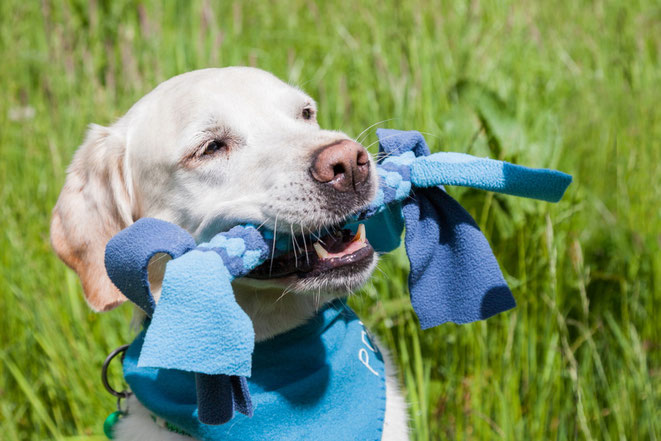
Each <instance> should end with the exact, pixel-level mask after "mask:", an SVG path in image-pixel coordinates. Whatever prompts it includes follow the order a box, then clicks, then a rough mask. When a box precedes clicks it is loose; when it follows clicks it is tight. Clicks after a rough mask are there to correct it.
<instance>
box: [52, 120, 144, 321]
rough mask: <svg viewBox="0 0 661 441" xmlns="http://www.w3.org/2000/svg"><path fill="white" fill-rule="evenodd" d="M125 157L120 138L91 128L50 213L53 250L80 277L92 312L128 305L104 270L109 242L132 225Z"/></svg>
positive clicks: (102, 130) (99, 127)
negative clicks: (51, 216)
mask: <svg viewBox="0 0 661 441" xmlns="http://www.w3.org/2000/svg"><path fill="white" fill-rule="evenodd" d="M125 158H126V146H125V142H124V140H123V138H122V137H120V136H118V135H117V134H116V133H114V132H113V130H112V129H109V128H106V127H101V126H97V125H94V124H93V125H91V126H90V129H89V132H88V134H87V138H86V139H85V142H84V143H83V144H82V145H81V146H80V147H79V148H78V151H77V152H76V154H75V155H74V158H73V161H72V162H71V165H70V166H69V169H68V170H67V178H66V182H65V183H64V188H63V189H62V192H61V193H60V197H59V198H58V200H57V204H56V205H55V208H54V209H53V219H52V221H51V231H50V236H51V243H52V245H53V248H54V249H55V252H56V253H57V255H58V256H59V257H60V259H62V260H63V261H64V262H65V263H66V264H67V265H68V266H69V267H71V268H72V269H73V270H74V271H76V273H78V277H80V281H81V282H82V285H83V291H84V292H85V298H86V299H87V303H89V305H90V306H91V307H92V309H94V310H96V311H108V310H110V309H113V308H115V307H116V306H118V305H120V304H121V303H123V302H124V301H126V298H125V297H124V296H123V295H122V294H121V293H120V292H119V290H118V289H117V288H116V287H115V285H113V283H112V282H111V281H110V279H109V278H108V275H107V273H106V269H105V266H104V253H105V247H106V243H107V242H108V240H110V238H111V237H112V236H114V235H115V234H116V233H118V232H119V231H120V230H122V229H123V228H125V227H127V226H128V225H130V224H131V223H133V212H132V206H133V204H132V202H131V199H132V197H131V194H132V192H131V187H130V179H128V170H127V165H126V161H125Z"/></svg>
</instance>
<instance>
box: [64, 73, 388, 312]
mask: <svg viewBox="0 0 661 441" xmlns="http://www.w3.org/2000/svg"><path fill="white" fill-rule="evenodd" d="M316 113H317V109H316V105H315V103H314V101H313V100H312V99H311V98H310V97H308V96H307V95H305V94H304V93H303V92H301V91H300V90H298V89H296V88H293V87H291V86H289V85H287V84H285V83H283V82H282V81H280V80H278V79H277V78H276V77H274V76H273V75H271V74H269V73H266V72H263V71H261V70H258V69H252V68H226V69H206V70H202V71H195V72H190V73H187V74H184V75H180V76H178V77H175V78H172V79H170V80H168V81H166V82H164V83H162V84H161V85H160V86H158V87H157V88H156V89H155V90H153V91H152V92H151V93H149V94H147V95H146V96H145V97H144V98H142V99H141V100H140V101H139V102H138V103H136V105H134V106H133V107H132V108H131V110H130V111H129V112H128V113H127V114H126V115H125V116H124V117H123V118H122V119H120V120H119V121H118V122H117V123H116V124H115V125H113V126H112V127H110V128H102V127H98V126H94V127H93V128H92V129H91V131H90V134H89V135H88V138H87V139H86V141H85V143H84V144H83V145H82V146H81V147H80V148H79V150H78V152H77V153H76V155H75V157H74V160H73V162H72V164H71V166H70V168H69V174H68V176H67V181H66V183H65V186H64V189H63V191H62V194H61V195H60V198H59V200H58V203H57V205H56V207H55V210H54V216H53V223H52V228H51V236H52V242H53V245H54V248H55V250H56V251H57V253H58V255H59V256H60V257H61V258H62V259H63V260H64V261H65V262H66V263H67V264H68V265H69V266H71V267H72V268H74V269H75V270H76V271H77V272H78V274H79V276H80V278H81V280H82V282H83V288H84V290H85V292H86V296H87V298H88V301H89V303H90V304H91V306H92V307H94V308H95V309H98V310H106V309H111V308H112V307H114V306H116V305H117V304H119V303H121V302H122V301H123V300H124V299H123V297H122V296H121V294H119V293H118V292H117V290H116V289H115V288H114V287H113V286H112V284H111V283H110V281H109V280H108V279H107V276H106V275H105V270H104V268H103V249H104V247H105V243H106V242H107V241H108V240H109V239H110V237H112V236H113V235H114V234H116V233H117V232H118V231H120V230H121V229H122V228H125V227H126V226H128V225H130V224H131V223H132V222H134V221H135V220H136V219H138V218H140V217H156V218H160V219H164V220H167V221H170V222H174V223H176V224H178V225H180V226H182V227H183V228H185V229H186V230H188V231H189V232H190V233H191V234H193V236H194V237H195V238H196V239H197V240H198V241H204V240H208V239H210V238H211V237H212V236H213V235H214V234H216V233H217V232H219V231H225V230H227V229H229V228H230V227H232V226H234V225H237V224H240V223H246V222H249V223H252V224H254V225H258V226H263V227H265V228H268V229H271V230H273V231H275V232H276V234H280V235H282V234H286V235H289V236H291V238H292V239H291V240H292V243H293V244H294V245H293V247H292V248H293V249H292V251H291V252H290V253H288V254H285V255H280V256H277V257H276V258H274V259H272V260H269V261H267V262H266V263H264V264H263V265H262V266H260V267H259V268H257V269H256V270H255V271H254V272H253V273H251V274H250V275H249V277H250V278H251V279H253V282H251V283H252V284H253V285H254V286H270V287H273V286H279V287H280V288H282V289H287V290H291V291H293V292H298V293H300V294H302V295H305V294H306V293H308V292H310V291H314V292H318V291H320V290H321V291H324V292H332V293H346V292H347V291H351V290H354V289H355V288H357V287H358V286H359V285H360V284H362V283H363V282H365V281H366V280H367V278H368V277H369V276H370V274H371V272H372V270H373V268H374V266H375V262H376V256H375V254H374V252H373V250H372V248H371V247H370V246H369V244H367V243H366V241H365V239H364V238H365V234H364V231H362V229H359V232H358V234H356V235H353V234H351V233H350V232H348V231H346V230H344V231H342V230H341V229H340V227H341V225H342V223H343V221H344V220H345V219H346V217H347V216H348V215H350V214H351V213H354V212H356V211H358V210H360V209H361V208H363V207H365V206H366V205H367V204H368V203H369V202H370V200H371V199H372V197H373V196H374V193H375V190H376V185H377V178H376V173H375V172H374V164H373V161H372V159H371V158H370V156H369V154H368V153H367V151H366V150H365V149H364V148H363V147H362V146H360V145H359V144H357V143H355V142H353V141H352V140H351V139H349V137H348V136H347V135H345V134H343V133H341V132H336V131H328V130H322V129H321V128H320V127H319V125H318V124H317V121H316ZM319 231H324V233H325V234H320V233H319Z"/></svg>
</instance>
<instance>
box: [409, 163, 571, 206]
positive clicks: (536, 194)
mask: <svg viewBox="0 0 661 441" xmlns="http://www.w3.org/2000/svg"><path fill="white" fill-rule="evenodd" d="M411 181H412V182H413V185H414V186H415V187H434V186H436V185H459V186H463V187H472V188H479V189H481V190H488V191H495V192H498V193H505V194H511V195H514V196H522V197H527V198H533V199H541V200H543V201H548V202H558V201H559V200H560V199H561V198H562V195H563V194H564V193H565V190H566V189H567V187H568V186H569V184H570V183H571V181H572V177H571V176H570V175H568V174H566V173H562V172H559V171H557V170H549V169H543V168H528V167H522V166H520V165H515V164H510V163H508V162H504V161H497V160H495V159H487V158H477V157H475V156H471V155H466V154H464V153H434V154H432V155H429V156H424V157H419V158H416V160H415V161H413V162H412V163H411Z"/></svg>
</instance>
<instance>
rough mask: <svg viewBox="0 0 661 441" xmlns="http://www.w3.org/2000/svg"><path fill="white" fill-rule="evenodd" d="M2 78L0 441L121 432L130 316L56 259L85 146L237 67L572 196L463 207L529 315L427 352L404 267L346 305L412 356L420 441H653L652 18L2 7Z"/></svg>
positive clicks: (568, 12) (368, 7) (658, 276)
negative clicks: (557, 183)
mask: <svg viewBox="0 0 661 441" xmlns="http://www.w3.org/2000/svg"><path fill="white" fill-rule="evenodd" d="M213 3H215V2H213ZM0 55H2V63H0V90H1V94H2V99H0V178H1V181H0V183H1V185H0V207H1V208H0V209H1V210H2V211H1V212H0V261H1V266H0V311H2V312H0V317H1V326H0V438H2V439H6V440H15V439H16V440H18V439H34V440H42V439H61V438H68V439H71V440H73V439H79V438H77V437H80V436H85V435H99V434H101V433H102V432H101V423H102V421H103V419H104V418H105V416H106V415H107V414H108V413H110V412H111V411H112V410H113V409H114V400H113V399H112V398H111V397H110V396H109V395H108V394H106V392H104V390H103V388H102V386H101V383H100V380H99V371H100V366H101V362H102V360H103V358H104V356H105V355H106V354H107V353H108V352H109V351H110V350H111V349H112V348H114V347H116V346H118V345H120V344H122V343H124V342H127V341H129V340H130V339H131V332H130V330H129V327H128V325H127V323H128V322H127V320H128V317H129V316H130V308H129V307H127V306H124V307H122V308H120V309H118V310H117V311H114V312H111V313H107V314H103V315H97V314H94V313H92V312H90V311H89V310H88V308H87V307H86V305H85V303H84V301H83V299H82V294H81V289H80V287H79V284H78V282H77V279H76V277H75V275H74V274H73V273H72V272H71V271H70V270H68V269H66V268H65V266H64V265H63V264H62V263H61V262H59V261H58V260H57V259H56V258H55V256H54V255H53V253H52V251H51V249H50V246H49V243H48V222H49V217H50V211H51V209H52V207H53V205H54V203H55V200H56V198H57V195H58V193H59V190H60V188H61V186H62V183H63V179H64V173H65V168H66V165H67V164H68V162H69V161H70V159H71V156H72V153H73V151H74V150H75V148H76V147H77V145H79V144H80V142H81V141H82V139H83V135H84V132H85V127H86V125H87V124H88V123H90V122H96V123H100V124H110V123H112V121H114V120H115V119H116V118H118V117H119V116H120V115H122V114H123V113H124V112H125V111H126V110H127V109H128V108H129V106H130V105H131V104H132V103H133V102H135V101H136V100H137V99H138V98H139V97H140V96H142V95H143V94H144V93H146V92H148V91H149V90H150V89H151V88H152V87H154V86H155V85H156V84H157V83H158V82H160V81H162V80H165V79H167V78H168V77H170V76H173V75H175V74H178V73H181V72H185V71H188V70H192V69H197V68H202V67H209V66H224V65H236V64H248V65H256V66H259V67H261V68H264V69H267V70H270V71H272V72H274V73H275V74H276V75H278V76H280V77H281V78H283V79H285V80H287V81H290V82H291V83H293V84H297V85H300V86H301V87H302V88H304V89H305V90H306V91H307V92H308V93H310V94H311V95H312V96H314V97H315V98H316V99H317V100H318V102H319V106H320V110H321V111H320V115H319V116H320V122H321V124H322V126H324V127H327V128H337V129H341V130H344V131H346V132H347V133H349V134H352V135H357V134H358V133H360V132H361V131H362V130H363V129H364V128H366V127H368V126H369V125H371V124H373V123H375V122H378V121H381V120H386V119H391V118H392V121H388V122H387V123H384V124H383V125H384V126H389V127H393V128H402V129H417V130H420V131H422V132H425V133H427V134H428V135H427V139H428V142H429V144H430V146H431V148H432V149H433V150H452V151H459V152H469V153H471V154H475V155H484V156H486V155H489V156H491V157H498V158H502V159H506V160H509V161H514V162H517V163H520V164H524V165H529V166H538V167H554V168H559V169H561V170H563V171H566V172H568V173H571V174H573V175H574V178H575V181H574V184H572V186H571V187H570V189H569V191H568V194H567V195H566V197H565V199H564V200H563V201H562V202H561V203H559V204H557V205H553V204H547V203H542V202H534V201H529V200H521V199H517V198H513V197H501V196H499V195H493V194H487V193H484V192H478V191H472V190H465V189H454V188H453V189H450V192H451V194H452V195H453V196H455V197H456V198H458V199H459V200H460V202H461V203H462V204H463V205H464V206H465V207H466V208H467V209H468V210H469V211H470V212H471V213H472V214H473V215H474V217H475V218H476V219H477V220H478V222H479V224H480V225H481V227H482V228H483V230H484V231H485V234H486V235H487V237H488V238H489V240H490V242H491V243H492V245H493V248H494V250H495V253H496V255H497V257H498V259H499V262H500V264H501V266H502V269H503V272H504V273H505V275H506V278H507V279H508V281H509V283H510V285H511V287H512V289H513V291H514V295H515V297H516V298H517V301H518V308H517V309H515V310H514V311H512V312H507V313H505V314H501V315H500V316H498V317H495V318H492V319H490V320H489V321H487V322H481V323H475V324H471V325H465V326H455V325H452V324H448V325H444V326H442V327H439V328H436V329H433V330H429V331H425V332H421V331H420V330H419V328H418V325H417V322H416V320H415V317H414V316H413V314H412V312H411V309H410V304H409V301H408V298H407V294H406V259H405V256H404V255H403V253H401V252H399V253H395V254H394V255H392V256H389V257H387V258H385V259H384V260H383V262H382V263H381V264H380V271H377V274H376V276H375V277H374V279H373V282H372V283H371V284H370V285H369V286H367V287H366V288H365V289H364V290H363V291H362V293H360V294H359V295H357V296H355V297H354V298H353V300H352V304H353V306H354V307H355V308H356V309H357V311H358V312H359V314H360V316H361V317H362V318H363V319H364V320H365V321H366V322H367V324H369V326H371V327H372V329H374V330H375V331H376V332H377V333H378V334H379V336H380V337H381V338H382V340H383V341H384V342H385V343H386V344H387V345H388V346H389V347H390V348H391V350H392V351H393V352H394V354H396V355H395V357H396V360H397V363H398V365H399V367H400V376H401V379H402V384H403V385H404V387H405V390H406V395H407V398H408V400H409V402H410V403H411V407H410V414H411V428H412V430H413V434H414V437H413V438H414V439H417V440H427V439H467V440H492V439H507V440H510V439H512V440H528V439H535V440H547V439H559V440H564V439H588V440H622V439H629V440H655V439H659V438H661V423H660V422H659V421H661V363H660V361H661V353H660V351H661V325H660V324H659V321H658V320H659V314H660V313H661V310H660V309H659V307H660V305H661V302H660V300H661V249H660V248H661V106H659V103H660V102H661V87H660V85H661V6H660V5H659V3H658V2H655V1H653V0H650V1H646V0H640V1H637V0H634V1H620V2H618V1H601V0H595V1H592V2H587V1H576V2H533V1H523V2H516V3H513V2H497V1H477V0H476V1H472V2H470V3H466V2H436V1H422V2H416V5H414V4H413V2H412V3H411V4H408V3H405V2H389V1H385V2H384V1H376V0H374V1H358V0H353V1H326V2H319V3H315V2H312V1H287V2H278V3H275V2H273V4H271V2H263V1H244V2H241V1H236V2H234V3H229V2H223V3H222V5H216V4H213V5H212V4H211V2H200V3H198V2H185V1H181V2H175V1H170V2H164V3H163V4H158V3H157V2H152V1H144V2H133V1H126V0H118V1H105V0H97V1H93V2H89V3H88V1H86V0H76V1H69V2H59V1H52V0H43V1H41V2H36V1H18V0H5V1H3V2H0ZM374 140H375V136H374V134H373V130H370V135H369V137H368V138H367V141H366V144H369V143H371V142H373V141H374ZM114 381H115V382H119V381H121V378H120V376H119V373H115V375H114Z"/></svg>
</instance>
